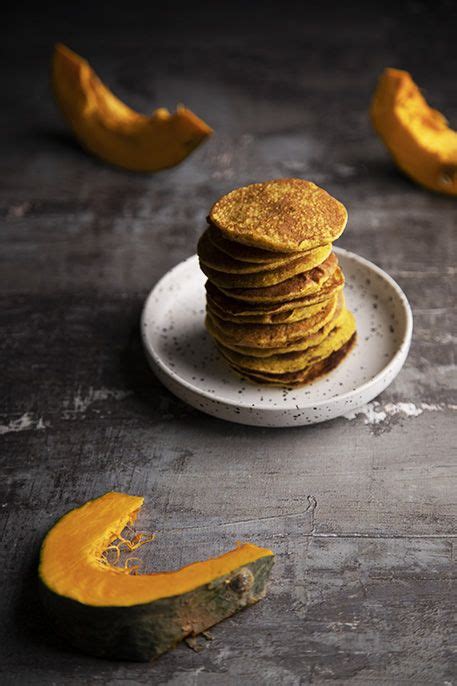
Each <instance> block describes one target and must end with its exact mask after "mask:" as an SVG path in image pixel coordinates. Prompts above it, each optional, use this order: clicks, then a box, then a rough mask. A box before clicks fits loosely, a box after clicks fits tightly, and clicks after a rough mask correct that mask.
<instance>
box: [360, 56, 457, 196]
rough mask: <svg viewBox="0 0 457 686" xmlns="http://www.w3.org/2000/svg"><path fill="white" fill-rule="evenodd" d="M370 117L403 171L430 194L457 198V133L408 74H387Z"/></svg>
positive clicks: (380, 84) (378, 88)
mask: <svg viewBox="0 0 457 686" xmlns="http://www.w3.org/2000/svg"><path fill="white" fill-rule="evenodd" d="M370 114H371V120H372V123H373V126H374V128H375V129H376V131H377V133H378V134H379V135H380V137H381V138H382V140H383V141H384V143H385V145H386V146H387V148H388V150H389V151H390V153H391V155H392V157H393V158H394V160H395V162H396V163H397V164H398V166H399V167H400V169H402V170H403V171H404V172H405V173H406V174H407V175H408V176H410V177H411V178H412V179H414V181H417V183H420V184H422V185H423V186H425V187H426V188H429V189H430V190H433V191H438V192H439V193H446V194H449V195H457V132H456V131H453V130H452V129H450V128H449V127H448V125H447V121H446V119H445V117H444V116H443V115H442V114H441V113H440V112H438V111H437V110H434V109H432V108H431V107H430V106H429V105H428V104H427V102H426V100H425V99H424V97H423V95H422V94H421V92H420V90H419V88H418V87H417V85H416V84H415V83H414V81H413V80H412V78H411V75H410V74H409V73H408V72H407V71H401V70H400V69H386V70H385V71H384V73H383V74H382V76H381V78H380V79H379V83H378V86H377V89H376V92H375V94H374V97H373V101H372V103H371V110H370Z"/></svg>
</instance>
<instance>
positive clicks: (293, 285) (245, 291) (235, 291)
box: [220, 253, 338, 303]
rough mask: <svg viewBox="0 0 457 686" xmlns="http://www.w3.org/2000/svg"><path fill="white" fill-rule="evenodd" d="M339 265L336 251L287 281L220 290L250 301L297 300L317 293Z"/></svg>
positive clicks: (238, 298)
mask: <svg viewBox="0 0 457 686" xmlns="http://www.w3.org/2000/svg"><path fill="white" fill-rule="evenodd" d="M337 266H338V260H337V257H336V255H335V254H334V253H330V255H329V256H328V257H327V259H326V260H325V262H323V263H322V264H320V265H319V266H318V267H314V269H310V270H309V271H307V272H303V273H302V274H297V275H296V276H293V277H292V278H290V279H286V281H282V282H281V283H278V284H275V285H274V286H266V287H264V288H231V289H225V288H222V287H220V290H221V291H222V292H223V293H225V295H228V296H229V297H231V298H235V299H236V300H246V301H248V302H255V303H257V302H284V301H286V300H296V299H298V298H303V297H304V296H307V295H310V294H312V293H317V292H318V291H320V290H321V288H322V287H323V286H324V284H325V282H326V281H327V280H328V279H329V278H330V277H331V276H332V274H333V272H334V271H335V270H336V268H337Z"/></svg>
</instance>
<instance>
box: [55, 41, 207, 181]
mask: <svg viewBox="0 0 457 686" xmlns="http://www.w3.org/2000/svg"><path fill="white" fill-rule="evenodd" d="M52 82H53V87H54V93H55V97H56V99H57V103H58V105H59V107H60V109H61V110H62V113H63V115H64V117H65V119H66V120H67V121H68V123H69V124H70V126H71V128H72V129H73V131H74V133H75V134H76V137H77V138H78V140H79V142H80V143H81V145H82V146H83V147H84V148H86V149H87V150H89V151H90V152H92V153H93V154H94V155H96V156H97V157H100V158H101V159H103V160H105V161H106V162H110V163H111V164H115V165H118V166H120V167H125V168H126V169H131V170H133V171H158V170H159V169H165V168H166V167H173V166H174V165H176V164H178V163H179V162H181V161H182V160H183V159H185V158H186V157H187V156H188V155H189V154H190V153H191V152H192V151H193V150H194V149H195V148H196V147H197V146H198V145H199V144H200V143H201V142H202V141H203V140H205V138H207V137H208V136H209V135H210V134H211V133H212V129H211V128H210V127H209V126H208V125H207V124H205V122H204V121H202V120H201V119H199V118H198V117H197V116H196V115H195V114H193V112H191V111H190V110H188V109H186V108H185V107H182V106H179V107H178V108H177V110H176V112H175V113H174V114H170V113H169V112H168V110H166V109H164V108H160V109H157V110H155V112H153V113H152V115H151V116H149V117H148V116H146V115H144V114H139V113H138V112H135V111H134V110H132V109H130V107H127V105H125V104H124V103H123V102H122V101H121V100H119V99H118V98H117V97H116V96H115V95H114V94H113V93H112V92H111V91H110V90H109V89H108V88H107V87H106V86H105V84H104V83H102V81H101V80H100V79H99V77H98V76H97V74H96V73H95V72H94V71H93V69H92V68H91V66H90V65H89V63H88V62H87V61H86V60H84V59H83V58H82V57H80V56H79V55H77V54H76V53H75V52H73V51H72V50H70V49H69V48H67V47H66V46H65V45H62V44H60V43H59V44H58V45H56V47H55V51H54V58H53V65H52Z"/></svg>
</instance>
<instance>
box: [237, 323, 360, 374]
mask: <svg viewBox="0 0 457 686" xmlns="http://www.w3.org/2000/svg"><path fill="white" fill-rule="evenodd" d="M356 337H357V334H356V333H353V334H352V336H351V338H350V339H349V340H348V341H347V343H344V344H343V345H342V346H341V348H338V350H335V351H334V352H332V353H331V355H329V356H328V357H325V358H324V359H323V360H320V362H315V363H314V364H312V365H310V366H309V367H306V368H305V369H302V370H301V371H298V372H292V373H289V374H262V373H261V372H258V373H255V372H251V371H249V370H248V371H245V370H244V369H241V368H237V367H236V366H235V365H233V364H231V363H230V364H231V367H232V368H233V369H234V370H235V371H236V372H238V374H241V376H242V377H243V378H245V379H249V380H250V381H252V382H253V383H261V384H272V385H274V386H302V385H304V384H308V383H311V382H312V381H316V379H318V378H320V377H321V376H323V375H324V374H328V373H329V372H331V371H332V370H333V369H335V367H337V366H338V365H339V364H340V362H342V361H343V360H344V358H345V357H346V355H347V354H348V353H349V352H350V350H351V348H352V347H353V345H354V343H355V341H356Z"/></svg>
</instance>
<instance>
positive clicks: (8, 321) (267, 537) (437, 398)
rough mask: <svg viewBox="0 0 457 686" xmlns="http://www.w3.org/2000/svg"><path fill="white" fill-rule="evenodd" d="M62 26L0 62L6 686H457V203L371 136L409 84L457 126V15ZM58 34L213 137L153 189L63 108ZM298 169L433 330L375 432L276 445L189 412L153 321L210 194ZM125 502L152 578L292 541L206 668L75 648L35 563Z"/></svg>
mask: <svg viewBox="0 0 457 686" xmlns="http://www.w3.org/2000/svg"><path fill="white" fill-rule="evenodd" d="M245 4H246V5H247V3H245ZM398 5H400V7H398ZM44 7H45V6H43V5H40V6H39V7H38V6H36V8H35V9H30V10H28V11H27V12H26V11H24V10H22V12H21V13H19V11H18V10H17V9H16V10H15V11H13V10H10V13H9V14H7V15H6V25H7V26H8V31H7V32H6V34H7V35H5V39H4V41H3V47H4V48H5V50H6V55H7V57H8V59H4V60H2V63H1V67H0V68H1V69H2V71H3V72H4V84H6V85H5V86H4V89H3V100H4V103H3V106H2V110H1V112H0V116H1V117H2V128H1V130H2V133H3V134H4V141H3V144H2V156H1V158H0V165H1V175H2V191H1V204H0V211H1V215H2V229H1V232H0V241H1V250H0V275H1V276H0V278H1V296H0V298H1V314H0V317H1V320H2V330H3V332H4V333H3V336H2V338H1V342H0V348H1V352H2V375H1V379H0V383H1V384H2V392H1V394H0V412H1V420H0V432H1V434H2V436H1V439H2V444H3V446H2V468H1V489H2V496H1V510H0V514H1V517H2V527H3V528H2V532H3V545H2V553H1V554H2V562H1V569H2V575H3V582H2V593H1V594H0V607H1V616H2V623H1V625H2V626H1V634H2V635H1V637H0V651H1V653H2V657H1V660H0V669H1V671H2V676H1V683H2V684H14V685H16V684H21V685H22V684H24V685H29V684H31V685H35V684H46V685H47V684H59V685H61V684H63V685H65V686H66V685H75V684H101V683H109V684H114V685H118V684H119V685H121V684H123V685H124V684H169V685H172V686H180V685H183V686H187V684H197V685H199V686H200V685H204V686H206V685H212V684H221V685H223V686H225V685H231V684H255V685H256V684H261V685H262V684H268V685H269V684H274V685H275V686H276V685H278V686H281V685H284V686H292V685H293V686H295V685H298V684H308V683H324V682H332V681H337V682H339V683H343V684H352V683H357V684H368V683H375V684H411V685H414V686H416V685H418V684H419V685H420V684H424V685H425V684H427V685H428V684H443V685H446V686H450V685H451V684H455V683H456V678H457V677H456V674H457V655H456V650H457V636H456V633H457V632H456V615H455V608H456V605H457V591H456V577H457V570H456V548H455V545H456V542H457V528H456V524H457V487H456V486H457V478H456V477H457V473H456V471H457V470H456V461H455V458H456V455H455V446H456V443H457V431H456V408H457V399H456V393H455V391H456V376H457V375H456V366H455V341H456V335H457V331H456V319H455V274H456V267H455V265H456V247H455V246H456V241H455V231H456V228H457V205H456V203H455V200H453V199H449V198H445V197H438V196H434V195H432V194H429V193H427V192H425V191H422V190H421V189H419V188H417V187H416V186H414V185H413V184H412V183H410V182H409V181H408V180H407V179H406V178H404V177H403V176H402V175H400V174H399V173H398V172H397V171H396V170H395V169H394V168H393V166H392V164H391V163H390V161H389V160H388V158H387V155H386V153H385V151H384V149H383V148H382V146H381V144H380V143H379V142H378V141H377V139H376V138H375V136H374V135H373V133H372V131H371V130H370V126H369V123H368V120H367V105H368V102H369V99H370V94H371V92H372V90H373V87H374V85H375V81H376V77H377V75H378V74H379V72H380V71H381V69H382V68H383V67H384V66H386V65H396V66H400V67H404V68H407V69H410V70H411V71H412V73H413V74H414V75H415V76H416V78H417V80H418V81H419V82H420V84H421V85H422V86H423V87H424V89H425V91H426V94H427V96H428V97H429V99H430V100H431V102H432V103H433V104H434V105H435V106H436V107H439V108H442V109H444V111H445V112H446V113H447V115H448V116H449V118H450V119H451V121H454V124H455V123H456V122H457V96H456V90H455V73H456V68H457V53H456V51H455V50H454V49H453V45H454V38H453V23H452V21H451V16H452V3H446V2H442V3H434V4H433V11H427V10H426V9H425V5H424V4H421V3H397V6H395V5H394V4H390V3H387V4H384V5H383V7H384V10H383V14H377V15H375V14H369V12H368V10H367V9H365V4H363V3H359V4H358V6H356V5H354V6H351V7H342V6H341V7H340V8H339V7H338V5H335V6H334V7H333V8H332V7H331V6H329V5H325V3H324V4H320V6H319V8H314V9H313V11H310V10H309V9H308V10H307V9H306V7H303V6H301V8H299V6H298V5H297V6H296V7H295V5H294V4H292V5H288V7H287V8H285V9H284V10H281V11H279V10H276V11H274V10H273V9H272V8H271V6H270V5H264V4H262V5H260V3H259V4H258V5H248V6H244V5H242V4H241V3H237V2H234V3H232V4H231V6H230V9H222V8H221V6H219V7H218V8H216V9H215V8H214V7H213V6H212V5H210V4H206V5H198V6H197V7H196V6H195V5H194V4H193V5H192V6H189V7H188V8H187V9H185V8H183V9H182V10H180V11H177V10H176V6H174V11H175V13H174V14H173V15H171V14H167V10H166V8H165V9H164V8H162V9H159V8H157V7H152V6H146V5H145V6H144V8H143V9H141V8H140V9H138V7H136V8H135V9H134V10H133V9H129V8H126V7H125V5H124V8H123V9H122V10H121V9H118V8H116V6H115V5H114V6H111V8H110V11H109V12H108V11H107V10H106V8H105V10H104V11H102V9H101V7H98V6H96V3H92V6H91V7H89V5H88V4H87V5H85V4H83V5H81V4H80V3H78V4H77V6H76V4H75V6H73V5H72V6H71V8H68V7H67V8H66V7H64V6H55V7H53V8H52V7H51V8H50V9H49V10H47V11H45V10H44ZM170 11H171V10H170ZM453 14H454V17H455V11H454V12H453ZM454 23H455V22H454ZM56 40H63V41H67V42H68V43H69V44H70V45H71V46H72V47H74V48H75V49H76V50H78V51H80V52H82V54H84V55H86V56H87V57H88V58H90V59H91V60H92V61H93V63H94V64H95V65H96V67H97V69H98V70H99V72H100V73H101V75H102V76H103V78H105V79H106V80H107V82H108V84H109V85H110V86H111V87H113V89H114V90H115V92H117V93H118V94H119V95H120V96H122V97H124V98H125V99H126V100H127V101H128V102H129V103H130V104H132V105H133V106H135V107H137V108H139V109H143V110H145V111H147V110H148V109H151V108H152V107H153V106H157V105H167V106H170V107H173V106H174V105H175V103H176V102H180V101H183V102H185V103H186V105H188V106H189V107H191V108H192V109H194V110H195V111H196V112H197V113H198V114H200V115H201V116H203V117H204V118H205V119H207V121H208V122H209V123H210V124H211V125H212V126H214V128H215V130H216V134H215V136H214V138H213V139H212V140H211V141H210V142H209V143H208V144H206V145H205V146H204V147H202V148H201V149H200V150H198V151H197V152H196V153H195V154H194V155H193V156H192V157H191V158H190V159H189V160H188V161H186V162H185V163H184V164H183V165H181V166H180V167H178V168H176V169H174V170H170V171H168V172H164V173H162V174H158V175H156V176H147V175H135V174H129V173H126V172H122V171H118V170H114V169H111V168H109V167H106V166H104V165H102V164H99V163H98V162H96V161H95V160H92V159H91V158H89V157H87V156H86V155H85V154H84V153H83V152H82V151H81V150H80V149H79V148H78V147H77V146H76V145H75V144H74V143H73V142H72V140H71V137H69V136H68V134H67V132H66V129H65V127H64V125H63V124H62V122H61V120H60V118H59V116H58V115H57V113H56V111H55V109H54V106H53V102H52V98H51V96H50V93H49V89H48V83H47V70H48V60H49V51H50V49H51V46H52V44H53V42H54V41H56ZM285 175H289V176H290V175H299V176H303V177H308V178H312V179H313V180H315V181H316V182H317V183H321V184H322V185H324V186H326V187H327V188H328V189H329V190H330V191H331V192H333V193H334V194H335V195H336V196H337V197H339V198H341V199H342V200H343V201H344V202H345V203H346V204H347V206H348V208H349V213H350V221H349V226H348V229H347V231H346V233H345V234H344V236H343V238H342V239H341V241H340V245H341V246H342V247H346V248H349V249H351V250H355V251H357V252H359V253H360V254H362V255H364V256H366V257H368V258H369V259H372V260H374V261H375V262H376V263H377V264H379V265H380V266H381V267H383V268H385V269H387V270H388V271H389V273H390V274H392V276H393V277H394V278H396V279H397V280H398V282H399V283H400V285H401V286H402V288H403V289H404V290H405V292H406V293H407V295H408V297H409V299H410V301H411V304H412V306H413V309H414V318H415V332H414V341H413V345H412V349H411V354H410V356H409V359H408V361H407V364H406V366H405V368H404V370H403V371H402V373H401V374H400V376H399V377H398V379H397V380H396V381H395V383H394V384H393V385H392V386H391V387H390V388H389V389H388V390H387V391H386V392H385V393H383V394H382V396H380V397H379V398H378V399H377V401H376V402H374V403H372V404H370V405H369V406H368V407H366V408H364V409H363V410H362V411H361V412H360V413H358V414H357V416H355V417H352V418H350V419H349V418H341V419H338V420H335V421H333V422H330V423H328V424H322V425H319V426H316V427H309V428H302V429H298V428H297V429H294V430H279V431H278V430H263V429H255V428H249V427H243V426H237V425H234V424H226V423H224V422H222V421H218V420H216V419H213V418H210V417H207V416H205V415H202V414H199V413H198V412H196V411H194V410H192V409H190V408H188V407H186V406H185V405H184V404H183V403H181V402H180V401H178V400H177V399H175V398H174V397H172V396H171V395H170V394H169V393H168V392H167V391H166V390H165V389H164V388H163V387H162V386H161V385H160V383H159V382H158V381H157V380H156V379H155V378H154V377H153V375H152V374H151V373H150V372H149V371H148V369H147V366H146V363H145V360H144V357H143V354H142V351H141V348H140V343H139V337H138V317H139V313H140V310H141V305H142V302H143V300H144V297H145V296H146V294H147V292H148V290H149V289H150V288H151V286H152V285H153V284H154V282H155V281H156V280H157V279H158V278H159V277H160V276H161V275H162V274H163V273H164V272H165V271H166V270H167V269H168V268H169V267H171V266H172V265H174V264H175V263H177V262H178V261H180V260H181V259H183V258H185V257H187V256H189V255H191V254H192V253H193V252H194V251H195V243H196V239H197V236H198V235H199V233H200V232H201V230H202V226H203V222H204V218H205V214H206V212H207V210H208V208H209V206H210V204H211V203H212V201H213V200H214V199H215V198H217V197H218V196H219V195H220V194H222V193H223V192H225V191H227V190H228V189H230V188H232V187H233V186H235V185H238V184H243V183H245V182H249V181H253V180H259V179H265V178H271V177H275V176H285ZM109 489H121V490H125V491H128V492H131V493H140V494H144V495H145V496H146V505H145V508H144V511H143V512H142V514H141V520H140V522H141V524H142V525H143V526H144V527H145V528H149V529H152V530H155V531H157V532H158V534H159V535H158V536H157V539H156V541H155V542H154V544H153V545H151V546H150V548H149V551H148V557H147V558H146V559H145V567H146V568H148V569H151V570H153V569H162V568H165V567H175V566H178V565H181V564H183V563H186V562H190V561H191V560H193V559H195V557H196V556H197V557H203V556H206V555H210V554H214V553H216V552H220V551H222V550H224V549H227V548H229V547H231V546H232V545H233V543H234V542H235V541H236V540H237V539H249V540H252V541H254V542H257V543H259V544H264V545H267V546H271V547H272V548H273V549H274V550H275V551H276V552H277V563H276V566H275V569H274V574H273V579H272V583H271V587H270V592H269V595H268V598H267V599H266V600H265V601H264V602H262V603H260V604H259V605H257V606H256V607H254V608H251V609H250V610H249V611H246V612H244V613H241V614H239V615H237V616H235V617H233V618H232V619H230V620H228V621H226V622H224V623H222V624H220V625H219V626H217V627H215V628H214V630H213V636H214V640H213V641H212V642H208V643H206V644H205V645H204V646H203V650H202V651H201V652H200V653H195V652H193V651H191V650H190V649H189V648H188V647H186V646H185V645H181V646H179V647H178V648H177V649H176V650H175V651H173V652H171V653H169V654H167V655H165V656H163V657H162V658H161V659H160V660H158V661H157V662H155V663H154V664H151V665H135V664H124V663H111V662H106V661H102V660H95V659H91V658H89V657H85V656H83V655H79V654H76V653H74V652H73V651H72V650H71V649H69V648H68V647H67V646H66V645H64V644H63V643H61V641H60V640H59V639H58V638H57V637H56V636H54V634H53V632H52V631H51V630H50V629H49V627H48V624H47V622H46V620H45V618H44V617H43V616H42V613H41V609H40V605H39V602H38V600H37V597H36V559H37V553H38V549H39V544H40V540H41V538H42V536H43V534H44V533H45V531H46V530H47V529H48V527H49V526H50V525H51V524H52V523H53V522H54V521H55V519H56V518H57V517H59V516H60V515H61V514H62V513H64V512H66V511H67V510H68V509H69V508H71V507H73V506H76V505H78V504H80V503H82V502H83V501H85V500H86V499H89V498H92V497H94V496H97V495H99V494H101V493H103V492H104V491H106V490H109Z"/></svg>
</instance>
